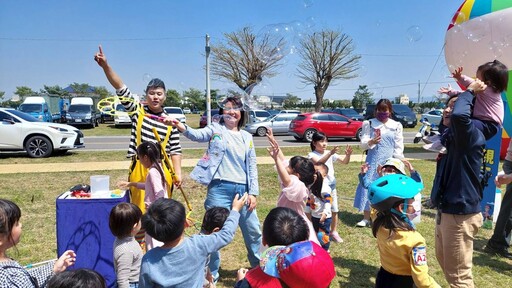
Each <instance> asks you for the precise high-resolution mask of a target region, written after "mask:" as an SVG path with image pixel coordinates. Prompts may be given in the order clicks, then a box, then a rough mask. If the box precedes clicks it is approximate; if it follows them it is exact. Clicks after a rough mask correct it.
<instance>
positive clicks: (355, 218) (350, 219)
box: [338, 211, 363, 227]
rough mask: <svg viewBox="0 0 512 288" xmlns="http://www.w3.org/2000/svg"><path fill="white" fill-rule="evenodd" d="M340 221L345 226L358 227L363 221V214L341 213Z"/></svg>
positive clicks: (339, 214)
mask: <svg viewBox="0 0 512 288" xmlns="http://www.w3.org/2000/svg"><path fill="white" fill-rule="evenodd" d="M338 219H339V221H341V222H342V223H343V224H345V225H347V226H350V227H353V226H356V223H357V222H359V221H361V219H363V213H352V212H348V211H339V212H338Z"/></svg>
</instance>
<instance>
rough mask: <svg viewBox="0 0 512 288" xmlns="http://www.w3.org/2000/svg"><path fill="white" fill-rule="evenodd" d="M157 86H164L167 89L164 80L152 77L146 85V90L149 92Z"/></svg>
mask: <svg viewBox="0 0 512 288" xmlns="http://www.w3.org/2000/svg"><path fill="white" fill-rule="evenodd" d="M156 88H162V89H164V91H165V84H164V81H162V80H160V79H158V78H153V79H151V81H149V83H148V86H147V87H146V91H145V92H148V90H149V89H156Z"/></svg>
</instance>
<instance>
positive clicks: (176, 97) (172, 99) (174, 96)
mask: <svg viewBox="0 0 512 288" xmlns="http://www.w3.org/2000/svg"><path fill="white" fill-rule="evenodd" d="M165 95H166V96H167V97H166V98H165V102H164V106H177V107H181V95H180V93H179V92H178V91H176V90H174V89H168V90H167V91H166V92H165Z"/></svg>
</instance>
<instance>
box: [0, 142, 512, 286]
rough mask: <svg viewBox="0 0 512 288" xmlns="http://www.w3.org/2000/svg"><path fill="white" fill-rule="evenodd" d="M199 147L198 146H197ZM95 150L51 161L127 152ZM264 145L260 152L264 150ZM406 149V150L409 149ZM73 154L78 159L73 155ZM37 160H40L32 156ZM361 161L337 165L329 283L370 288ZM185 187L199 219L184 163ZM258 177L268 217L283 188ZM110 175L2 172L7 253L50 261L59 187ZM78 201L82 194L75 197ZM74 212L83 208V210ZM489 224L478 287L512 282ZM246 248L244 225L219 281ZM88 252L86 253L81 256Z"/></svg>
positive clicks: (511, 265) (197, 194)
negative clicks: (492, 251)
mask: <svg viewBox="0 0 512 288" xmlns="http://www.w3.org/2000/svg"><path fill="white" fill-rule="evenodd" d="M196 150H197V151H196ZM307 152H309V151H308V149H307V147H300V148H293V149H289V148H286V149H285V150H284V153H285V155H288V156H291V155H297V154H298V155H305V154H306V153H307ZM102 153H103V152H101V153H96V152H78V153H75V152H73V153H70V154H69V155H67V156H65V157H52V158H49V159H52V160H55V161H56V160H61V161H62V162H64V161H68V160H72V161H76V162H83V161H95V160H97V161H100V160H101V159H105V158H112V159H116V160H124V159H125V158H124V152H121V151H120V152H109V153H111V154H108V155H109V156H106V155H105V154H102ZM200 153H201V151H200V150H199V149H195V150H185V152H184V154H185V155H184V157H196V156H197V155H200ZM264 154H265V152H264V151H263V149H259V150H258V155H260V156H263V155H264ZM406 154H407V152H406ZM73 159H74V160H73ZM31 160H37V159H31ZM9 162H10V163H12V162H13V159H10V158H9V159H0V164H7V163H9ZM412 163H413V165H414V167H415V168H416V169H417V170H418V171H419V172H420V173H421V175H422V177H423V179H424V182H425V186H426V187H425V189H424V191H423V196H424V197H427V196H428V195H429V194H430V189H431V183H432V180H433V175H434V171H435V163H434V161H431V160H417V161H413V162H412ZM360 164H361V163H360V161H355V162H352V163H350V164H349V165H336V166H335V169H336V178H337V180H338V193H339V198H340V199H339V206H340V214H339V217H340V222H339V227H338V232H339V233H340V235H341V237H342V238H343V239H344V240H345V241H344V243H341V244H337V243H333V244H332V245H331V256H332V257H333V260H334V262H335V265H336V278H335V279H334V282H333V284H332V285H331V287H373V285H374V281H375V275H376V273H377V270H378V268H379V265H380V264H379V255H378V251H377V246H376V240H375V238H374V237H373V236H372V235H371V231H370V229H367V228H356V227H355V223H357V222H358V221H359V220H360V219H361V217H362V216H361V215H360V214H359V213H358V212H357V211H356V210H355V209H354V208H352V200H351V198H353V197H354V192H355V188H356V185H357V181H358V180H357V173H359V167H360ZM183 170H184V172H183V174H184V175H185V176H184V181H185V184H184V191H185V192H186V193H187V195H188V198H189V199H190V200H191V202H192V206H193V213H192V217H193V218H195V219H202V216H203V213H204V209H203V201H204V198H205V192H206V188H205V187H203V186H201V185H199V184H197V183H195V182H194V181H192V180H191V179H190V178H188V174H189V173H190V171H191V168H184V169H183ZM258 171H259V183H260V190H261V195H260V196H259V197H258V208H257V211H258V215H259V218H260V221H263V219H264V218H265V215H267V213H268V212H269V211H270V209H272V208H273V207H275V204H276V201H277V196H278V194H279V185H278V182H277V176H276V172H275V170H274V169H273V167H272V165H259V166H258ZM97 174H106V175H110V183H111V188H113V187H114V185H115V183H116V182H117V181H119V180H124V179H126V177H127V175H126V171H125V170H115V171H92V172H85V173H84V172H66V173H40V174H35V175H32V174H3V175H2V174H0V183H2V185H1V186H0V198H7V199H11V200H13V201H15V202H16V203H17V204H18V205H19V206H20V207H21V210H22V214H23V216H22V222H23V236H22V240H21V242H20V243H19V244H18V246H17V248H18V251H19V253H16V250H15V249H11V250H10V251H9V252H10V256H11V257H13V258H15V259H17V260H18V261H19V262H20V263H22V264H28V263H34V262H38V261H43V260H46V259H51V258H54V257H55V256H56V249H57V248H56V221H55V199H56V197H57V196H58V195H59V194H61V193H62V192H64V191H66V190H67V189H68V188H70V187H71V186H73V185H75V184H78V183H89V177H90V176H91V175H97ZM175 197H176V199H177V200H179V201H183V198H182V196H181V195H179V193H176V194H175ZM77 201H80V200H77ZM77 213H80V212H79V211H78V212H77ZM434 215H435V211H434V210H429V209H424V210H423V212H422V216H421V220H422V222H421V223H420V224H418V225H417V228H418V230H419V231H420V232H421V234H422V235H423V236H424V237H425V239H426V241H427V246H428V249H427V253H428V260H429V261H428V264H429V268H430V275H432V276H433V277H434V278H435V279H436V281H438V282H439V283H440V285H441V287H447V283H446V281H445V280H444V277H443V274H442V271H441V270H440V268H439V265H438V263H437V261H436V259H435V255H434ZM187 233H189V234H194V233H197V231H196V230H194V229H188V231H187ZM491 233H492V230H484V229H481V230H480V232H479V234H478V236H477V237H476V239H475V249H476V251H475V254H474V268H473V274H474V276H475V282H476V287H510V286H511V285H512V261H509V260H504V259H501V258H497V257H491V256H489V255H487V254H485V253H482V252H480V251H479V250H480V249H481V248H482V247H483V246H484V244H485V242H486V241H487V239H489V237H490V236H491ZM245 255H246V252H245V247H244V245H243V239H242V236H241V233H240V231H238V232H237V234H236V236H235V240H234V242H233V243H232V244H230V245H229V246H227V247H226V248H224V249H223V251H222V257H223V263H222V270H221V275H222V278H221V281H220V282H219V285H218V287H233V284H234V281H235V274H236V271H237V269H238V268H240V267H247V266H248V265H249V264H248V262H247V259H246V256H245ZM78 257H87V255H78Z"/></svg>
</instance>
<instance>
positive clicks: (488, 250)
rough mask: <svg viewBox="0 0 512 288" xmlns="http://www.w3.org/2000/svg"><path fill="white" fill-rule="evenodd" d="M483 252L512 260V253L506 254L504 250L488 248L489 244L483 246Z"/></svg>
mask: <svg viewBox="0 0 512 288" xmlns="http://www.w3.org/2000/svg"><path fill="white" fill-rule="evenodd" d="M484 252H486V253H489V254H493V255H498V256H500V257H503V258H507V259H510V260H512V253H510V252H508V251H507V249H506V248H494V247H492V246H489V243H487V245H485V248H484Z"/></svg>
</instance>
